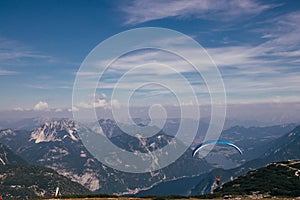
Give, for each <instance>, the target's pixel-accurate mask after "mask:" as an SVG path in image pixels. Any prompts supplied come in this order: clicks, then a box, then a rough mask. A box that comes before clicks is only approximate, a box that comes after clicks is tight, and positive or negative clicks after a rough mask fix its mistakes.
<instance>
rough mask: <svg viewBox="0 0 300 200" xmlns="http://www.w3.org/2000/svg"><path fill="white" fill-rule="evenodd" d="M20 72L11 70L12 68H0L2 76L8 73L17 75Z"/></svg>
mask: <svg viewBox="0 0 300 200" xmlns="http://www.w3.org/2000/svg"><path fill="white" fill-rule="evenodd" d="M16 74H18V72H16V71H10V70H1V69H0V76H8V75H16Z"/></svg>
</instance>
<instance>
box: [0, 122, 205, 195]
mask: <svg viewBox="0 0 300 200" xmlns="http://www.w3.org/2000/svg"><path fill="white" fill-rule="evenodd" d="M99 124H100V126H101V131H102V132H104V134H106V135H108V137H109V138H110V139H111V141H112V142H113V143H115V144H116V145H118V146H119V147H121V148H124V149H126V150H128V151H136V150H138V151H141V152H147V151H153V150H154V149H155V148H159V147H160V146H164V145H166V144H167V143H168V142H169V141H170V140H171V139H172V138H173V136H169V135H166V134H164V133H163V132H160V133H158V134H157V135H155V136H153V137H151V138H149V139H145V140H143V141H142V140H141V138H139V139H138V138H135V137H131V136H129V135H127V134H126V133H124V132H122V131H121V130H120V129H119V128H118V126H116V124H115V122H114V121H113V120H101V121H99ZM84 129H85V127H82V125H81V127H80V126H79V125H78V124H77V123H75V122H74V121H72V120H66V119H63V120H54V121H49V122H46V123H44V124H42V125H41V126H40V127H38V128H35V129H34V130H33V131H27V130H25V131H24V130H23V131H22V130H19V131H12V130H10V134H5V133H4V131H6V130H3V131H0V140H1V142H3V143H4V144H6V145H8V146H9V147H10V148H12V149H13V150H14V151H16V152H17V153H18V154H19V155H21V156H22V157H24V158H25V159H26V160H28V161H29V162H30V163H33V164H37V165H40V166H45V167H48V168H51V169H54V170H55V171H57V172H58V173H59V174H61V175H64V176H66V177H68V178H70V179H71V180H73V181H75V182H78V183H80V184H81V185H83V186H85V187H86V188H88V189H90V190H92V191H97V192H101V193H118V194H125V193H128V194H132V193H136V192H138V191H140V190H143V189H145V188H149V187H152V185H156V184H158V183H160V182H162V181H163V180H171V179H172V180H174V179H178V178H181V177H187V176H195V175H199V174H202V173H206V172H208V169H209V168H210V166H209V165H208V164H207V163H206V162H205V161H202V160H197V159H193V158H192V157H191V150H188V151H187V152H186V153H185V154H184V155H182V156H181V157H180V158H179V159H178V160H177V161H176V162H174V163H172V164H171V165H169V166H168V167H166V168H163V169H161V170H158V171H156V172H152V173H144V174H134V173H123V172H120V171H117V170H114V169H112V168H109V167H107V166H105V165H103V164H102V163H100V162H99V161H98V160H97V159H95V158H94V157H93V155H91V154H90V153H89V151H88V150H87V149H86V148H85V146H84V145H83V144H82V142H81V140H80V137H79V135H78V131H82V130H84ZM89 131H91V130H89ZM177 145H179V143H178V144H177ZM187 165H188V166H191V168H187V167H186V166H187Z"/></svg>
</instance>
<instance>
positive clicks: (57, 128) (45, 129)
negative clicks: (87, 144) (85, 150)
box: [30, 119, 80, 143]
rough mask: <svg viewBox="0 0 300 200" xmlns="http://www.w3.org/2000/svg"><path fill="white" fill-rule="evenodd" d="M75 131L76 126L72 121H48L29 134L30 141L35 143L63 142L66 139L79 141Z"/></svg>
mask: <svg viewBox="0 0 300 200" xmlns="http://www.w3.org/2000/svg"><path fill="white" fill-rule="evenodd" d="M77 129H78V125H77V124H76V123H75V122H74V121H73V120H65V119H63V120H55V121H48V122H45V123H44V124H43V125H42V126H41V127H39V128H37V129H35V130H34V131H33V132H32V133H31V137H30V140H31V141H35V143H40V142H55V141H63V140H64V139H66V138H70V139H71V140H73V141H79V140H80V138H79V136H78V134H77Z"/></svg>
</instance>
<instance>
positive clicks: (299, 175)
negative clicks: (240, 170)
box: [214, 160, 300, 197]
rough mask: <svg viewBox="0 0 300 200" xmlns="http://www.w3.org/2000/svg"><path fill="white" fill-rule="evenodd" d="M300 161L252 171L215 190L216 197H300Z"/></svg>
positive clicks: (273, 164) (276, 164)
mask: <svg viewBox="0 0 300 200" xmlns="http://www.w3.org/2000/svg"><path fill="white" fill-rule="evenodd" d="M299 188H300V161H299V160H293V161H287V162H279V163H271V164H269V165H267V166H266V167H263V168H260V169H257V170H254V171H250V172H248V173H247V174H246V175H244V176H241V177H239V178H237V179H235V180H233V181H230V182H228V183H225V184H224V185H223V186H222V187H221V188H218V189H216V190H215V192H214V194H215V195H216V196H224V195H252V194H254V193H255V194H268V195H271V196H289V197H297V196H300V190H299Z"/></svg>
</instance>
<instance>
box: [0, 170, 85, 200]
mask: <svg viewBox="0 0 300 200" xmlns="http://www.w3.org/2000/svg"><path fill="white" fill-rule="evenodd" d="M0 183H1V184H0V194H1V195H2V197H3V198H4V199H20V200H23V199H33V198H37V197H45V196H48V197H49V196H54V192H55V189H56V187H59V188H60V192H61V194H62V195H70V194H87V193H89V192H90V191H89V190H87V189H86V188H84V187H83V186H81V185H80V184H78V183H75V182H72V181H70V180H69V179H67V178H66V177H64V176H61V175H59V174H58V173H57V172H55V171H54V170H51V169H47V168H44V167H37V166H29V165H27V166H18V165H5V166H2V167H1V168H0Z"/></svg>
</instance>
